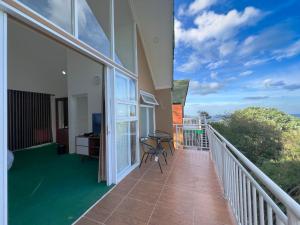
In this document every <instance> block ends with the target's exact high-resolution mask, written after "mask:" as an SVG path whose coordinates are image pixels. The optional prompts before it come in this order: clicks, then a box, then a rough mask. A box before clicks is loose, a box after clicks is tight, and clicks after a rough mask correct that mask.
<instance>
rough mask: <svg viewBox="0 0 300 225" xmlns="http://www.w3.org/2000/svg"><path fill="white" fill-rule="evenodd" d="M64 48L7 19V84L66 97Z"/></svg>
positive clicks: (13, 87)
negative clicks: (62, 72) (63, 73)
mask: <svg viewBox="0 0 300 225" xmlns="http://www.w3.org/2000/svg"><path fill="white" fill-rule="evenodd" d="M66 60H67V58H66V49H65V48H64V47H63V46H62V45H59V44H58V43H56V42H54V41H52V40H50V39H49V38H47V37H45V36H43V35H41V34H39V33H37V32H34V31H32V30H31V29H29V28H27V27H25V26H24V25H21V24H20V23H17V22H15V21H13V20H9V24H8V88H9V89H14V90H21V91H31V92H40V93H47V94H54V95H55V97H57V98H60V97H66V96H67V94H68V92H67V89H66V87H67V78H66V77H64V76H62V75H61V71H62V70H63V69H65V67H66Z"/></svg>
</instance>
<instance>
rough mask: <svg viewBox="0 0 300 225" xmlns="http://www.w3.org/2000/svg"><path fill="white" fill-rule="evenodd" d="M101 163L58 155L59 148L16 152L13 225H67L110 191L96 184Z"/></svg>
mask: <svg viewBox="0 0 300 225" xmlns="http://www.w3.org/2000/svg"><path fill="white" fill-rule="evenodd" d="M97 171H98V161H97V160H95V159H86V160H84V161H82V160H81V157H80V156H79V155H75V154H71V155H69V154H68V155H57V154H56V145H55V144H50V145H47V146H43V147H39V148H35V149H31V150H26V151H19V152H15V161H14V164H13V167H12V168H11V170H10V171H9V172H8V203H9V224H10V225H67V224H71V223H72V222H74V221H75V220H76V219H77V218H78V217H79V216H81V215H82V214H83V213H84V212H85V211H86V210H87V209H88V208H89V207H90V206H91V205H93V204H94V203H95V202H96V201H97V200H98V199H99V198H101V196H103V195H104V194H105V193H106V192H107V191H109V189H110V188H111V187H107V186H106V184H105V183H100V184H99V183H97Z"/></svg>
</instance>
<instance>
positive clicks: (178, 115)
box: [172, 104, 183, 124]
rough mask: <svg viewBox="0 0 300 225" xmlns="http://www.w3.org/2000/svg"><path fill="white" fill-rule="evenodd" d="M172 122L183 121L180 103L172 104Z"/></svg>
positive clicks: (180, 122)
mask: <svg viewBox="0 0 300 225" xmlns="http://www.w3.org/2000/svg"><path fill="white" fill-rule="evenodd" d="M172 115H173V124H182V123H183V107H182V105H181V104H173V105H172Z"/></svg>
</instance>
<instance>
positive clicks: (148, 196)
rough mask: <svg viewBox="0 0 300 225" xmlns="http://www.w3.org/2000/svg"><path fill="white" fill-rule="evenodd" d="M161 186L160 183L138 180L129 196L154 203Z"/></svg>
mask: <svg viewBox="0 0 300 225" xmlns="http://www.w3.org/2000/svg"><path fill="white" fill-rule="evenodd" d="M162 188H163V185H162V184H157V183H152V182H151V183H150V182H143V181H141V182H139V183H138V184H137V185H136V186H135V187H134V189H133V190H132V191H131V192H130V193H129V197H131V198H134V199H138V200H141V201H145V202H148V203H150V204H154V203H155V202H156V201H157V200H158V197H159V194H160V192H161V190H162Z"/></svg>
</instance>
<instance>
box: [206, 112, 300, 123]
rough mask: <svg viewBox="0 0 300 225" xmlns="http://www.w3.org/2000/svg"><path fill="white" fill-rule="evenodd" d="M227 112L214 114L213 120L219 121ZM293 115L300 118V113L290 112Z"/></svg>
mask: <svg viewBox="0 0 300 225" xmlns="http://www.w3.org/2000/svg"><path fill="white" fill-rule="evenodd" d="M225 115H226V114H223V115H222V114H219V115H213V116H212V117H211V119H210V121H211V122H218V121H220V120H222V119H223V118H224V116H225ZM290 115H291V116H295V117H297V118H300V113H293V114H290Z"/></svg>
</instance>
